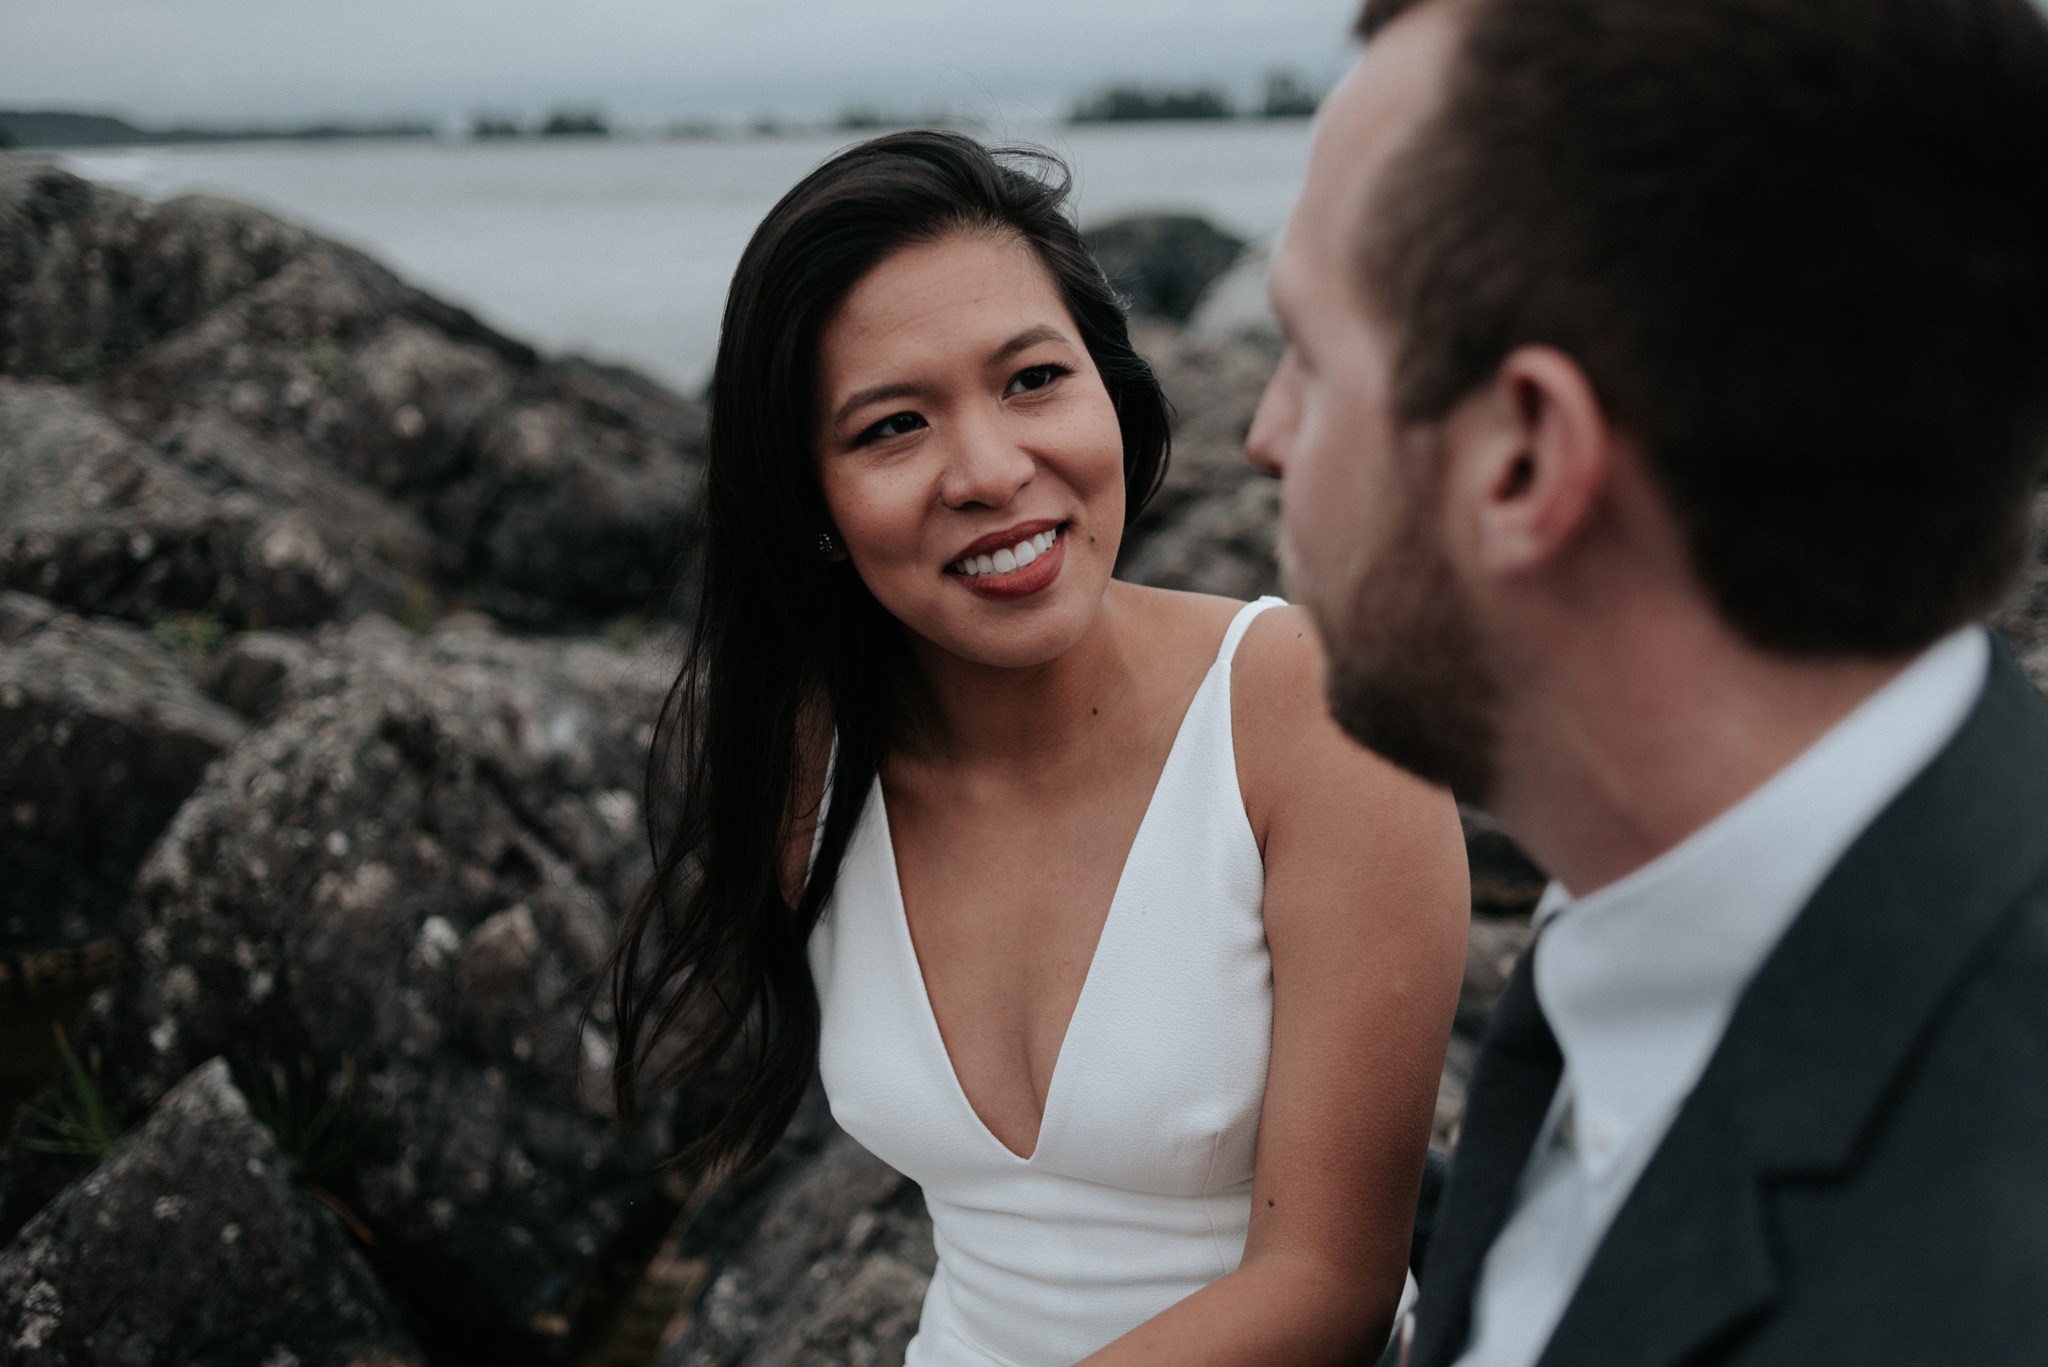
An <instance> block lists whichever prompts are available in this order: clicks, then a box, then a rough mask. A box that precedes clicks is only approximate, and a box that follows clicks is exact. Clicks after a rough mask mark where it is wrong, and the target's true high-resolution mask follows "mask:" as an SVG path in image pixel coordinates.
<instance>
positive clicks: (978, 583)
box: [946, 523, 1067, 600]
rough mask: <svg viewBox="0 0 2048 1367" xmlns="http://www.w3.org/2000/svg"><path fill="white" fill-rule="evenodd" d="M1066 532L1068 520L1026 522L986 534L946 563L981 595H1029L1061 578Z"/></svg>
mask: <svg viewBox="0 0 2048 1367" xmlns="http://www.w3.org/2000/svg"><path fill="white" fill-rule="evenodd" d="M1033 527H1038V528H1039V529H1038V530H1037V531H1033V530H1032V528H1033ZM1065 532H1066V524H1065V523H1054V524H1053V525H1051V526H1049V527H1048V526H1044V525H1043V524H1038V523H1026V524H1025V525H1024V526H1023V527H1020V528H1010V529H1009V530H1007V531H1003V532H998V533H996V534H995V535H994V536H991V537H983V538H982V539H981V540H980V541H977V542H975V543H974V545H972V546H970V547H968V548H967V550H966V552H964V553H963V554H962V555H961V557H960V558H959V559H958V560H955V561H954V562H953V563H952V564H950V565H948V566H946V573H947V574H948V575H950V576H952V577H953V578H955V579H957V580H958V581H959V582H960V583H961V585H962V586H963V587H964V588H966V589H967V591H968V592H969V593H972V594H974V595H975V596H976V597H979V598H993V599H999V600H1001V599H1011V598H1028V597H1030V596H1031V595H1032V594H1034V593H1037V592H1038V591H1039V590H1040V589H1043V588H1045V587H1046V586H1047V585H1049V584H1051V583H1052V581H1053V580H1055V579H1057V578H1059V575H1060V566H1062V565H1064V564H1065V563H1066V559H1067V539H1066V535H1065Z"/></svg>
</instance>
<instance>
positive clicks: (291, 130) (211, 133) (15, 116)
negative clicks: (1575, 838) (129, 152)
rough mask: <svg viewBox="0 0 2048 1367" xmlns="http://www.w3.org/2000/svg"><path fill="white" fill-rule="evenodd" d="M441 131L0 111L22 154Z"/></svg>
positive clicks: (418, 126)
mask: <svg viewBox="0 0 2048 1367" xmlns="http://www.w3.org/2000/svg"><path fill="white" fill-rule="evenodd" d="M439 132H440V130H439V129H438V128H436V127H435V126H434V125H433V124H430V123H422V122H419V121H416V120H391V121H388V122H380V123H361V124H358V123H326V122H323V123H310V124H301V125H296V126H292V127H284V128H278V127H261V126H259V127H252V128H158V129H149V128H138V127H136V126H135V125H134V124H132V123H129V122H128V121H127V120H126V119H123V118H120V117H118V116H116V115H113V114H75V113H71V112H69V111H65V110H54V109H51V110H15V109H0V139H4V140H0V146H7V145H12V146H14V147H17V148H20V149H22V150H24V151H29V150H34V151H45V150H61V149H64V148H69V147H163V146H168V145H173V144H192V143H221V142H338V141H341V140H343V139H355V138H430V137H435V136H437V135H438V134H439Z"/></svg>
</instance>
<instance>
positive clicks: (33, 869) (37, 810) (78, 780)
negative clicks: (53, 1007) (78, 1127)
mask: <svg viewBox="0 0 2048 1367" xmlns="http://www.w3.org/2000/svg"><path fill="white" fill-rule="evenodd" d="M0 622H4V623H7V624H8V626H7V628H6V629H5V630H4V631H0V641H4V643H0V868H5V869H6V871H7V876H6V877H4V878H0V954H10V953H20V952H22V951H25V950H48V949H58V948H65V947H74V946H79V945H83V944H85V943H87V942H88V941H90V940H93V939H95V938H97V937H100V936H104V935H107V934H110V933H111V932H112V930H113V928H114V925H115V922H116V920H117V918H118V915H119V912H120V907H121V903H122V901H123V899H124V898H125V897H126V895H127V889H128V882H129V879H130V877H131V876H132V875H133V874H134V871H135V868H136V866H137V865H139V864H140V863H141V862H142V858H143V856H144V855H145V854H146V853H147V852H148V850H149V847H150V845H151V844H152V843H153V842H154V841H155V840H156V838H157V835H158V833H159V832H161V831H162V830H163V828H164V827H165V825H167V824H168V823H169V821H170V819H171V817H172V815H173V814H174V813H175V812H176V811H177V809H178V806H179V804H181V803H182V802H184V800H185V798H186V797H187V795H189V794H190V793H191V792H192V790H193V789H194V788H196V787H198V786H199V780H200V777H201V775H203V774H204V773H205V771H206V766H207V765H208V764H210V763H212V762H213V760H214V759H215V758H216V757H217V756H219V755H220V753H221V752H222V751H223V750H225V749H227V748H228V747H229V746H231V745H233V744H234V743H235V742H236V741H237V740H239V739H240V738H241V736H242V734H243V731H244V729H245V728H244V726H243V723H242V722H241V720H240V719H239V718H237V717H235V716H234V715H233V714H231V713H229V712H228V711H226V710H225V709H224V708H222V707H221V706H219V705H218V704H217V703H214V702H213V701H211V700H210V699H208V698H206V697H204V696H202V695H201V694H200V693H199V691H198V690H197V689H195V688H194V687H193V686H192V684H191V683H190V682H189V681H188V680H187V679H186V677H185V675H184V672H183V668H182V666H181V664H180V662H179V660H178V658H177V657H176V656H174V655H172V654H171V653H170V652H169V651H167V650H165V649H164V648H163V647H162V646H160V645H158V644H157V643H156V641H154V640H153V639H151V637H150V636H149V635H147V634H146V633H144V632H141V631H138V630H136V629H135V628H133V627H129V626H124V625H121V624H119V623H112V622H94V621H87V620H85V619H83V618H79V617H74V616H71V615H69V614H64V613H58V612H57V611H55V610H54V609H53V608H52V607H50V605H48V604H46V603H43V602H40V601H39V600H36V599H32V598H29V597H27V596H26V595H23V594H17V593H0Z"/></svg>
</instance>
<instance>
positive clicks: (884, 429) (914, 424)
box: [853, 413, 925, 446]
mask: <svg viewBox="0 0 2048 1367" xmlns="http://www.w3.org/2000/svg"><path fill="white" fill-rule="evenodd" d="M924 425H925V423H924V419H923V418H921V417H919V416H918V415H917V414H915V413H891V414H890V415H889V416H888V417H886V418H884V419H882V420H881V421H880V422H878V423H876V424H875V425H874V426H873V427H870V428H868V429H867V430H866V431H864V432H862V433H861V434H860V435H859V436H857V437H855V438H854V439H853V441H854V445H856V446H859V445H861V444H862V443H864V442H870V441H885V440H887V439H888V438H890V437H900V436H902V435H903V434H904V433H906V432H915V431H916V430H917V429H918V428H920V427H923V426H924Z"/></svg>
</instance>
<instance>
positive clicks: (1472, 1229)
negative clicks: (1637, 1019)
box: [1408, 946, 1564, 1367]
mask: <svg viewBox="0 0 2048 1367" xmlns="http://www.w3.org/2000/svg"><path fill="white" fill-rule="evenodd" d="M1535 963H1536V954H1535V949H1534V947H1533V946H1531V948H1530V950H1529V952H1527V953H1525V954H1523V955H1522V962H1521V963H1520V964H1518V965H1516V967H1515V973H1514V976H1513V977H1512V978H1510V979H1509V980H1508V985H1507V990H1506V991H1505V992H1503V993H1502V994H1501V999H1500V1004H1499V1005H1498V1006H1496V1007H1495V1008H1494V1012H1493V1023H1492V1025H1491V1026H1490V1027H1489V1028H1488V1030H1487V1032H1486V1040H1485V1042H1484V1043H1483V1044H1482V1045H1481V1046H1480V1051H1479V1061H1478V1063H1477V1064H1476V1065H1475V1066H1474V1067H1473V1070H1472V1086H1471V1088H1470V1090H1469V1091H1468V1092H1467V1093H1466V1098H1465V1120H1464V1125H1463V1128H1462V1129H1461V1131H1460V1133H1459V1136H1458V1149H1457V1152H1456V1153H1455V1154H1453V1155H1452V1156H1451V1176H1450V1182H1449V1185H1448V1186H1446V1187H1445V1189H1444V1199H1443V1206H1442V1207H1441V1208H1440V1209H1439V1210H1438V1211H1437V1217H1436V1230H1435V1233H1434V1234H1433V1236H1432V1237H1431V1239H1430V1247H1429V1255H1428V1260H1427V1261H1426V1262H1425V1263H1424V1264H1423V1269H1422V1276H1421V1281H1420V1285H1421V1288H1422V1302H1421V1305H1420V1306H1419V1307H1418V1310H1417V1314H1416V1322H1415V1339H1414V1343H1413V1346H1412V1349H1411V1351H1410V1354H1409V1358H1408V1361H1409V1363H1410V1365H1411V1367H1449V1364H1450V1363H1452V1362H1453V1361H1455V1360H1456V1359H1457V1357H1458V1355H1459V1354H1460V1353H1462V1352H1463V1351H1464V1350H1465V1343H1466V1340H1467V1338H1468V1337H1469V1336H1470V1334H1471V1329H1472V1292H1473V1289H1474V1287H1475V1285H1476V1284H1477V1282H1478V1280H1479V1265H1480V1263H1481V1262H1483V1261H1484V1260H1485V1258H1486V1251H1487V1249H1489V1248H1491V1247H1492V1246H1493V1240H1494V1237H1495V1236H1496V1235H1498V1234H1499V1233H1500V1231H1501V1226H1502V1225H1505V1224H1506V1223H1507V1219H1508V1213H1509V1211H1510V1209H1511V1208H1512V1207H1513V1205H1514V1199H1515V1187H1516V1185H1517V1183H1519V1182H1520V1180H1521V1177H1522V1168H1523V1165H1524V1164H1526V1163H1527V1162H1528V1159H1529V1151H1530V1149H1531V1148H1533V1147H1534V1146H1535V1143H1536V1134H1537V1131H1539V1130H1541V1129H1542V1128H1543V1117H1544V1116H1545V1115H1546V1114H1548V1112H1549V1110H1550V1101H1551V1098H1552V1096H1553V1095H1555V1094H1556V1092H1557V1080H1558V1076H1559V1074H1561V1073H1562V1072H1563V1071H1564V1056H1563V1055H1562V1054H1560V1053H1559V1052H1558V1048H1557V1037H1556V1036H1555V1035H1553V1034H1551V1033H1550V1025H1549V1023H1548V1022H1547V1021H1545V1020H1544V1019H1543V1008H1542V1006H1541V1005H1539V1004H1538V1002H1537V1000H1536V983H1535V978H1534V976H1533V970H1534V967H1535Z"/></svg>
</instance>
